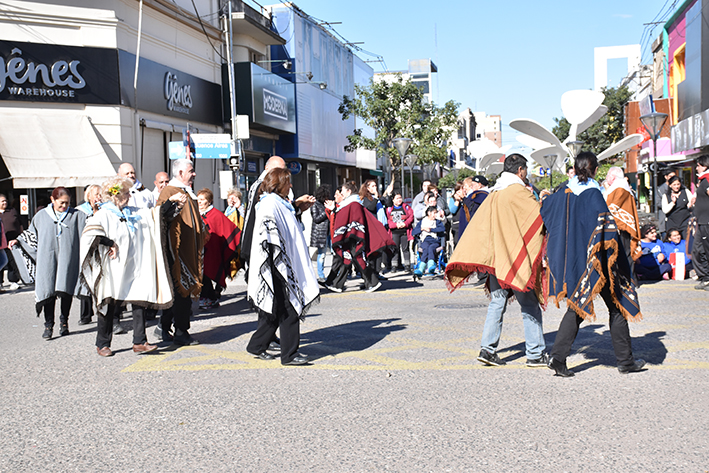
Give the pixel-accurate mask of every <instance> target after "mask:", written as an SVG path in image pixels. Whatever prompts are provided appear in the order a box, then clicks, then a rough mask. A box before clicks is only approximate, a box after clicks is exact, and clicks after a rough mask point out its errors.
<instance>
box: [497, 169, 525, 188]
mask: <svg viewBox="0 0 709 473" xmlns="http://www.w3.org/2000/svg"><path fill="white" fill-rule="evenodd" d="M512 184H522V185H523V186H526V184H525V183H524V181H523V180H522V179H520V178H519V176H518V175H517V174H513V173H511V172H507V171H503V172H502V174H500V177H499V178H498V179H497V182H496V183H495V185H494V186H493V188H492V189H490V192H495V191H501V190H503V189H506V188H508V187H509V186H511V185H512Z"/></svg>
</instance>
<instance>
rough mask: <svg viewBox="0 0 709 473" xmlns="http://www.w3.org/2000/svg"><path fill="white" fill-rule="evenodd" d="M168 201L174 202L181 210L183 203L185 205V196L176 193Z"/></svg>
mask: <svg viewBox="0 0 709 473" xmlns="http://www.w3.org/2000/svg"><path fill="white" fill-rule="evenodd" d="M170 201H172V202H175V203H176V204H177V208H178V209H182V207H184V206H185V203H187V194H183V193H181V192H180V193H178V194H174V195H173V196H172V197H170Z"/></svg>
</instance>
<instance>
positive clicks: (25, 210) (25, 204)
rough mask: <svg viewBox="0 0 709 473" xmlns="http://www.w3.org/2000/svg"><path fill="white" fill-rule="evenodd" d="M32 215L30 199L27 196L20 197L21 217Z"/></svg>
mask: <svg viewBox="0 0 709 473" xmlns="http://www.w3.org/2000/svg"><path fill="white" fill-rule="evenodd" d="M29 214H30V199H29V197H28V196H27V194H22V195H21V196H20V215H29Z"/></svg>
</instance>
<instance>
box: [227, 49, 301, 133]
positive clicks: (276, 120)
mask: <svg viewBox="0 0 709 473" xmlns="http://www.w3.org/2000/svg"><path fill="white" fill-rule="evenodd" d="M222 69H223V70H222V77H224V78H225V80H228V79H226V66H224V67H223V68H222ZM234 73H235V77H236V79H235V81H236V107H237V113H238V114H240V115H248V116H249V118H250V119H251V123H252V124H254V125H261V127H266V128H267V129H270V130H269V131H271V130H272V131H275V132H283V131H285V132H288V133H295V130H296V126H295V86H294V85H293V83H292V82H290V81H289V80H287V79H284V78H283V77H280V76H278V75H276V74H273V73H272V72H269V71H267V70H266V69H264V68H262V67H259V66H257V65H256V64H254V63H250V62H240V63H237V64H234ZM225 98H228V97H225ZM227 104H228V102H227ZM224 110H225V112H227V115H226V116H225V121H228V120H229V115H228V112H229V107H226V106H225V107H224Z"/></svg>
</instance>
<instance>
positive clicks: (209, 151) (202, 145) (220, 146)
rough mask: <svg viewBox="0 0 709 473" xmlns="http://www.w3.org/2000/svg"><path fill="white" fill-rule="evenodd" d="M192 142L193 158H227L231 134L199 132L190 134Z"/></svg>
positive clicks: (229, 152) (229, 151)
mask: <svg viewBox="0 0 709 473" xmlns="http://www.w3.org/2000/svg"><path fill="white" fill-rule="evenodd" d="M190 137H191V138H192V141H193V142H194V157H195V159H229V156H231V136H229V135H227V134H223V133H222V134H211V133H200V134H194V135H190Z"/></svg>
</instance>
